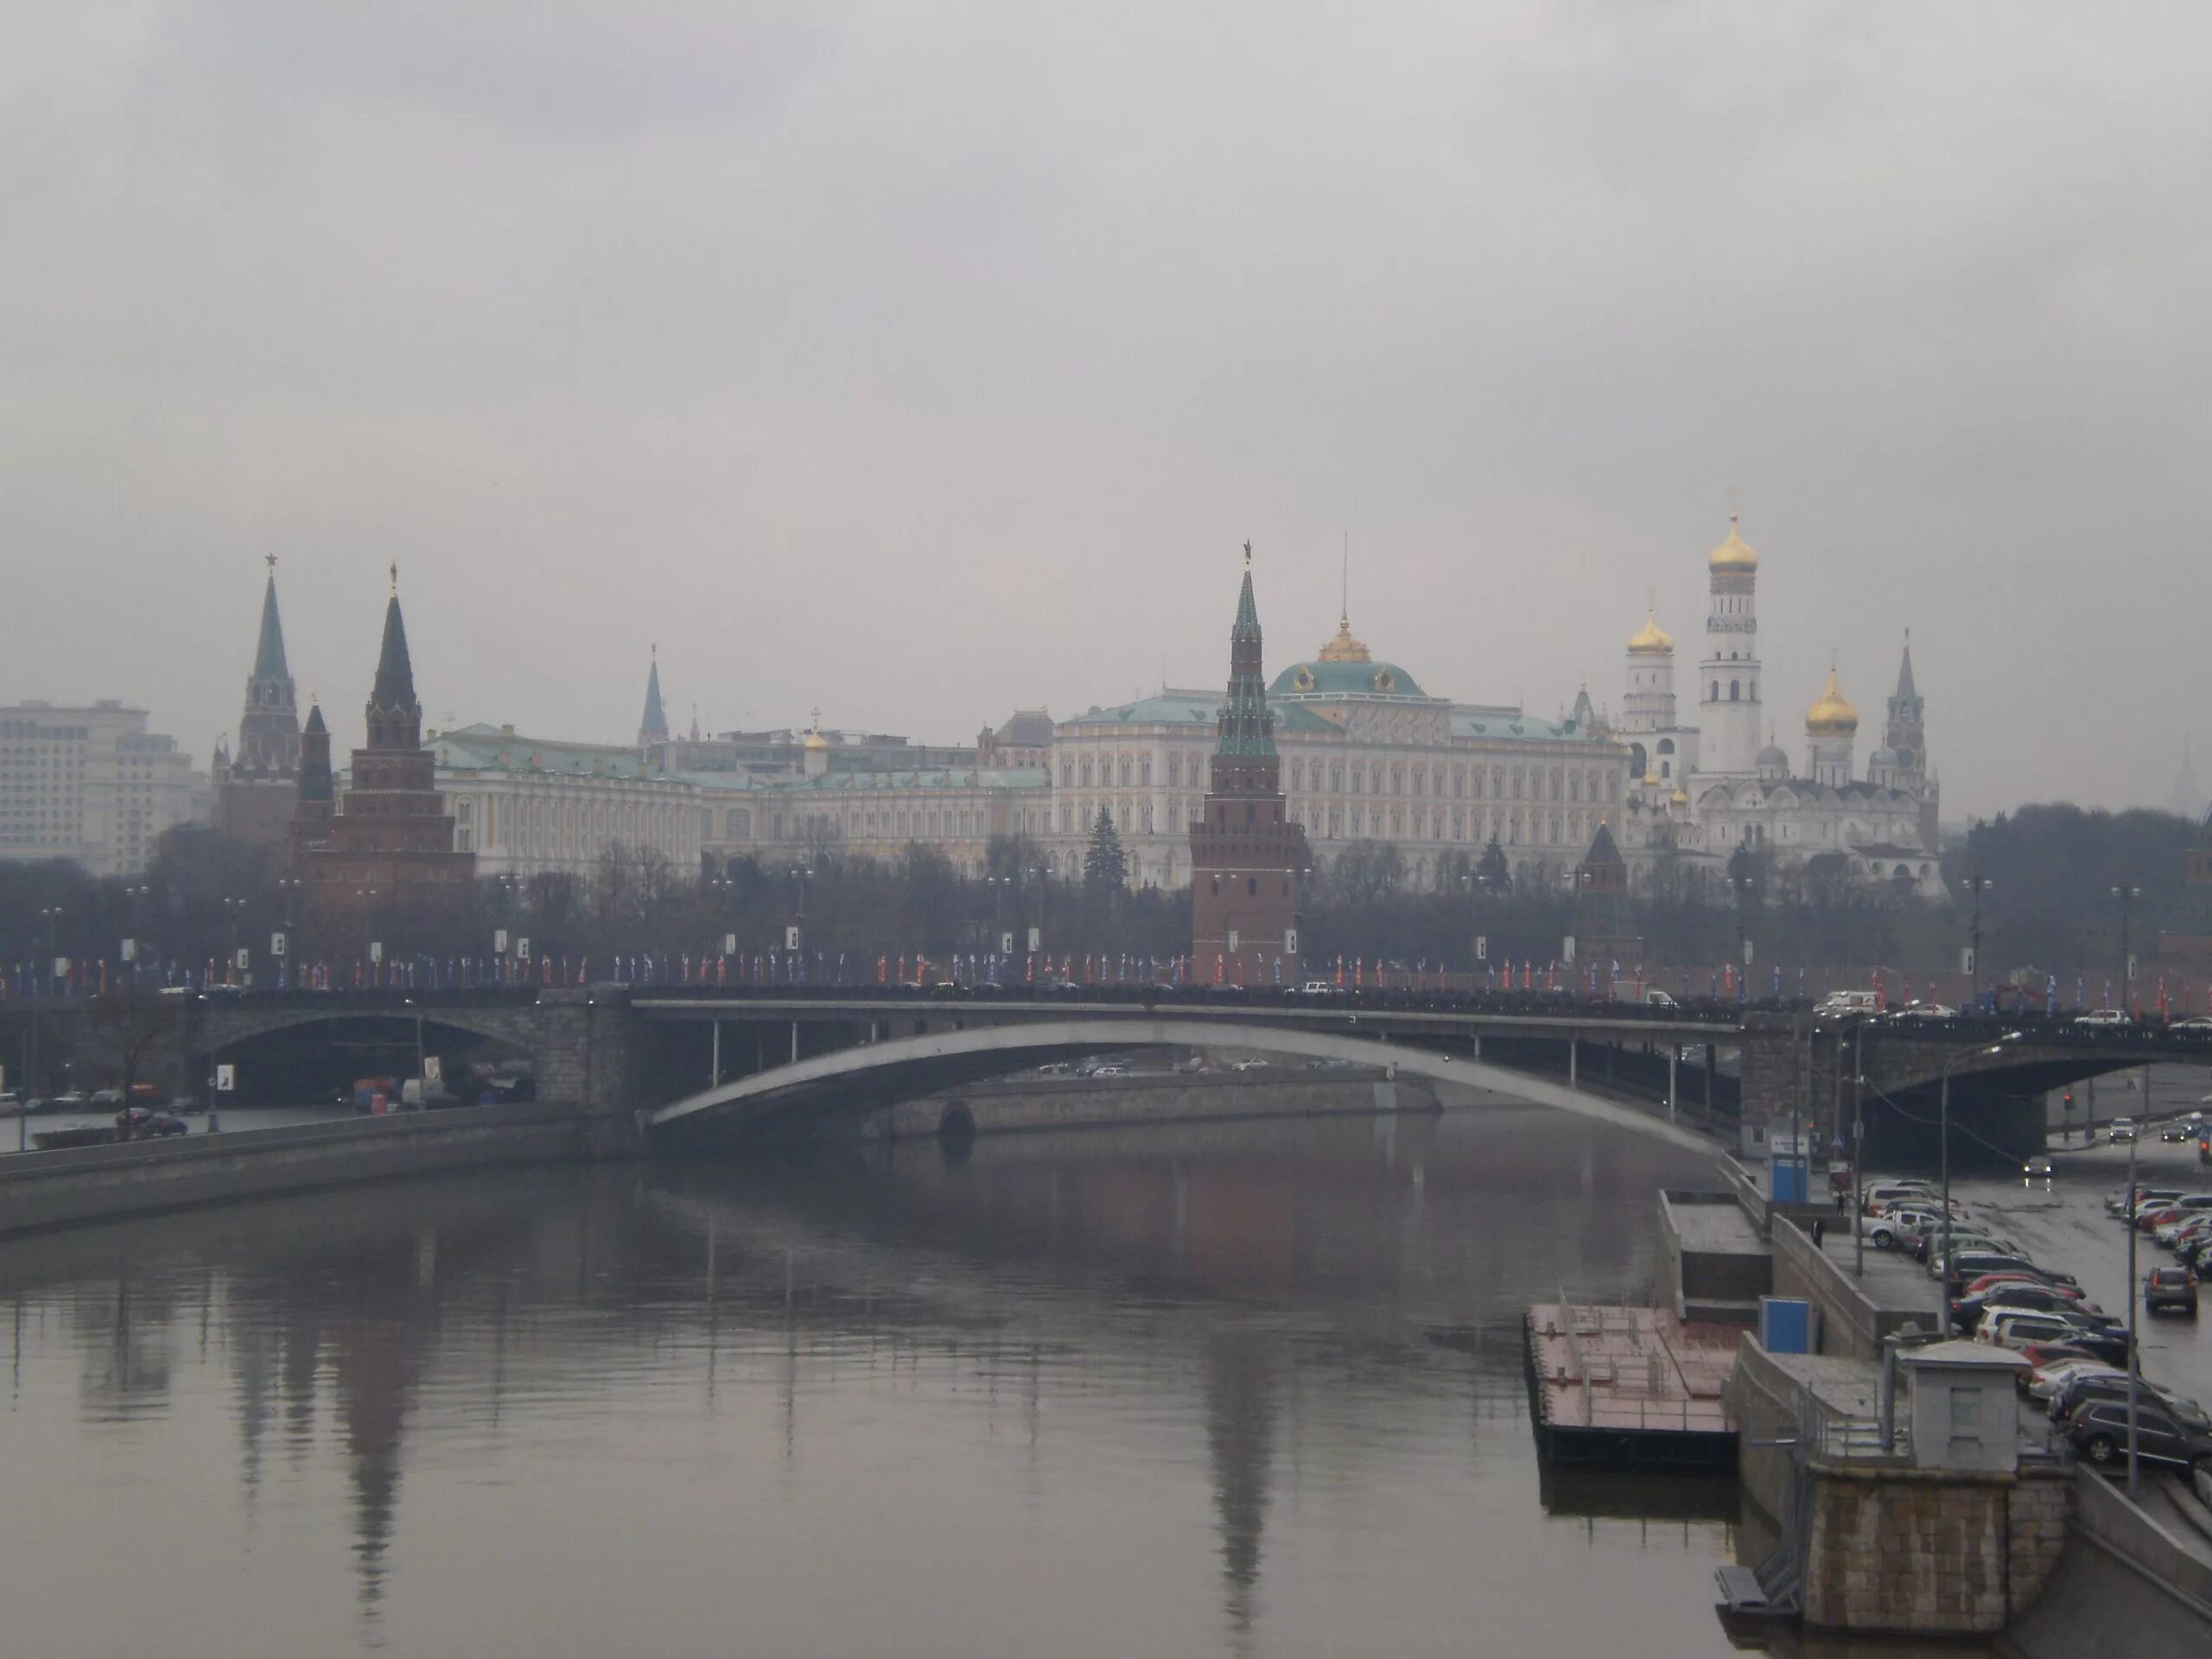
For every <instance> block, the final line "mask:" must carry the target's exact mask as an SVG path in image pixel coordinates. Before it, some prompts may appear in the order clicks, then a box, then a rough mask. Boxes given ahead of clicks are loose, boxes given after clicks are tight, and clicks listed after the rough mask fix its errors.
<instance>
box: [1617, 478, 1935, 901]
mask: <svg viewBox="0 0 2212 1659" xmlns="http://www.w3.org/2000/svg"><path fill="white" fill-rule="evenodd" d="M1706 571H1707V591H1708V595H1709V600H1708V604H1707V614H1706V624H1705V641H1704V649H1703V651H1702V652H1701V654H1700V658H1699V661H1698V665H1697V671H1696V672H1697V679H1696V682H1695V683H1694V685H1693V686H1691V687H1690V688H1688V691H1689V694H1690V695H1691V696H1694V698H1695V701H1696V710H1697V714H1696V720H1695V723H1694V724H1692V723H1688V722H1687V721H1684V720H1683V719H1682V717H1681V707H1680V703H1679V702H1678V700H1677V691H1676V687H1675V641H1674V637H1673V636H1672V635H1671V634H1669V633H1668V632H1667V631H1666V630H1665V629H1664V628H1662V627H1661V626H1659V620H1658V613H1657V608H1656V604H1654V605H1651V606H1648V607H1646V609H1645V613H1644V620H1643V626H1642V627H1641V628H1639V629H1637V631H1636V632H1634V633H1633V634H1631V635H1630V636H1629V640H1628V648H1627V657H1626V666H1625V677H1626V695H1625V696H1624V699H1623V701H1622V705H1621V709H1622V712H1621V716H1620V719H1619V720H1618V721H1617V722H1616V725H1615V730H1614V735H1615V738H1616V740H1617V741H1619V742H1621V743H1623V744H1624V745H1625V746H1627V748H1628V752H1629V778H1630V785H1629V790H1628V799H1627V800H1626V802H1625V803H1624V808H1623V823H1622V825H1621V834H1620V836H1618V841H1619V844H1620V847H1621V849H1622V853H1623V855H1624V859H1625V861H1626V862H1627V864H1628V867H1629V880H1630V887H1631V888H1633V889H1639V890H1641V889H1645V888H1648V887H1650V886H1652V885H1654V884H1662V885H1664V884H1668V883H1675V884H1679V885H1680V886H1681V887H1683V888H1685V889H1688V888H1694V887H1697V886H1700V885H1704V886H1707V887H1710V886H1712V885H1713V884H1714V883H1716V882H1721V881H1725V880H1726V870H1727V866H1728V863H1729V861H1730V860H1731V859H1732V858H1733V857H1734V856H1735V854H1736V851H1737V849H1738V848H1740V847H1748V848H1750V849H1751V850H1752V851H1753V852H1755V853H1757V854H1759V855H1762V856H1763V857H1764V859H1766V860H1767V861H1769V862H1770V866H1771V868H1773V870H1774V871H1775V873H1776V875H1777V878H1778V879H1779V880H1783V881H1784V882H1789V881H1792V880H1805V879H1808V878H1811V877H1813V876H1815V875H1816V874H1819V875H1825V876H1826V877H1827V878H1830V880H1827V882H1825V883H1824V885H1826V886H1827V887H1829V888H1830V890H1833V889H1834V887H1836V886H1838V885H1843V884H1848V885H1852V886H1862V887H1872V886H1875V885H1877V884H1879V885H1882V886H1885V887H1890V888H1891V889H1892V890H1896V891H1906V892H1910V893H1912V894H1913V895H1914V896H1916V897H1917V898H1920V899H1928V900H1932V901H1936V902H1942V901H1943V900H1945V899H1948V897H1949V894H1948V890H1947V889H1946V888H1945V887H1944V885H1943V880H1942V873H1941V870H1940V868H1939V866H1938V861H1937V857H1936V853H1937V848H1938V842H1937V830H1936V817H1937V809H1938V805H1939V803H1940V795H1939V785H1938V784H1937V782H1936V776H1935V773H1934V772H1932V771H1931V770H1930V769H1929V765H1928V751H1927V733H1926V727H1925V724H1924V720H1923V715H1924V707H1923V702H1922V699H1921V696H1920V694H1919V690H1918V689H1917V688H1916V686H1915V684H1914V683H1913V677H1912V646H1911V641H1910V637H1908V639H1907V640H1906V644H1905V649H1904V658H1903V660H1902V662H1901V663H1900V664H1899V666H1898V670H1897V690H1896V691H1895V692H1894V693H1893V694H1892V695H1891V697H1890V700H1889V709H1888V721H1887V724H1886V727H1885V730H1884V733H1883V739H1882V743H1881V745H1880V747H1878V748H1876V749H1875V750H1874V751H1873V752H1872V753H1871V754H1870V755H1869V756H1868V757H1867V764H1866V774H1865V776H1863V777H1861V776H1859V773H1858V770H1857V765H1856V761H1855V759H1854V756H1855V752H1856V749H1857V745H1858V739H1859V710H1858V709H1857V708H1856V706H1854V705H1853V702H1851V700H1850V699H1849V698H1848V697H1847V696H1845V695H1844V690H1843V684H1842V678H1841V674H1840V669H1839V667H1838V665H1837V664H1836V663H1834V661H1831V662H1830V664H1829V665H1828V677H1827V685H1826V687H1825V688H1824V689H1823V690H1822V691H1821V695H1820V696H1818V697H1816V698H1815V699H1814V701H1813V703H1812V705H1811V707H1809V708H1808V709H1806V711H1805V716H1804V728H1805V748H1804V752H1803V753H1804V763H1803V765H1802V767H1801V766H1793V765H1792V763H1791V760H1790V758H1789V753H1787V752H1786V751H1785V750H1783V748H1782V747H1781V746H1780V745H1779V744H1778V743H1777V742H1776V741H1775V737H1774V725H1773V722H1771V721H1770V720H1769V718H1768V716H1767V713H1766V699H1765V696H1764V682H1765V677H1766V676H1765V670H1764V665H1763V664H1762V663H1761V661H1760V658H1759V652H1758V574H1759V556H1758V553H1757V552H1755V551H1754V550H1752V548H1751V544H1750V543H1748V542H1746V541H1745V540H1744V538H1743V534H1742V531H1741V530H1740V528H1739V526H1738V523H1737V518H1736V515H1735V514H1734V513H1731V514H1730V515H1729V518H1728V534H1727V537H1726V539H1725V540H1724V541H1722V542H1721V543H1720V544H1719V546H1718V547H1716V548H1714V549H1713V551H1712V552H1711V553H1710V554H1708V555H1707V558H1706Z"/></svg>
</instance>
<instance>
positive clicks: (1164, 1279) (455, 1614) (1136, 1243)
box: [0, 1113, 1732, 1659]
mask: <svg viewBox="0 0 2212 1659" xmlns="http://www.w3.org/2000/svg"><path fill="white" fill-rule="evenodd" d="M1699 1174H1700V1171H1699V1170H1698V1169H1697V1168H1696V1166H1694V1163H1691V1162H1688V1161H1686V1160H1681V1159H1679V1158H1677V1157H1676V1155H1675V1154H1671V1153H1668V1152H1665V1151H1664V1150H1662V1149H1656V1148H1654V1147H1648V1146H1644V1145H1641V1144H1637V1143H1635V1142H1632V1141H1625V1140H1624V1139H1623V1138H1622V1137H1618V1136H1611V1135H1607V1134H1605V1132H1603V1131H1602V1130H1598V1129H1595V1128H1591V1127H1589V1126H1586V1125H1581V1124H1576V1123H1570V1122H1566V1121H1564V1120H1561V1119H1558V1118H1554V1117H1549V1116H1543V1115H1541V1114H1534V1113H1530V1114H1525V1115H1518V1114H1516V1115H1514V1116H1510V1117H1509V1118H1505V1119H1503V1120H1501V1119H1500V1118H1498V1117H1497V1116H1484V1117H1480V1118H1478V1117H1475V1116H1471V1115H1470V1116H1464V1117H1463V1116H1445V1117H1443V1118H1435V1117H1429V1116H1419V1117H1407V1118H1404V1119H1396V1120H1366V1119H1334V1120H1309V1121H1293V1122H1276V1123H1268V1124H1244V1125H1219V1126H1202V1127H1192V1128H1186V1129H1175V1130H1164V1131H1163V1130H1157V1129H1155V1130H1147V1131H1144V1132H1128V1133H1124V1132H1116V1131H1107V1132H1096V1131H1094V1132H1086V1133H1083V1134H1076V1135H1050V1136H1031V1137H1016V1138H1008V1139H1004V1140H988V1139H987V1140H985V1141H979V1142H978V1143H977V1144H976V1147H975V1148H974V1150H973V1153H972V1154H971V1155H970V1156H969V1157H968V1158H967V1159H966V1160H963V1161H960V1162H957V1163H956V1162H950V1161H948V1160H944V1158H942V1157H940V1156H938V1155H937V1154H936V1153H935V1151H934V1149H917V1148H912V1147H900V1148H896V1149H893V1150H891V1151H888V1152H887V1153H880V1154H873V1155H871V1156H870V1157H869V1158H868V1159H855V1160H851V1161H846V1162H817V1163H811V1164H800V1165H791V1166H776V1167H766V1166H754V1165H744V1164H730V1165H684V1166H666V1167H659V1166H656V1167H644V1166H638V1167H625V1168H599V1169H581V1168H579V1169H549V1170H540V1171H529V1172H513V1173H500V1174H497V1175H488V1176H479V1177H472V1178H468V1179H454V1180H448V1181H439V1182H427V1183H413V1184H406V1185H386V1186H378V1187H371V1188H363V1189H359V1190H356V1191H352V1192H340V1193H333V1194H322V1195H316V1196H314V1197H311V1198H296V1199H283V1200H274V1201H270V1202H266V1203H263V1204H258V1205H250V1206H242V1207H239V1208H237V1209H233V1210H228V1211H204V1212H194V1213H190V1214H185V1215H180V1216H172V1217H161V1218H158V1219H154V1220H149V1221H144V1222H138V1223H132V1224H126V1225H122V1226H117V1227H111V1228H105V1229H101V1230H93V1231H85V1232H78V1233H70V1234H57V1235H52V1236H43V1237H38V1238H32V1239H27V1240H22V1241H17V1242H16V1243H13V1244H11V1246H10V1249H9V1251H8V1254H7V1255H6V1257H5V1259H4V1262H0V1290H4V1294H7V1295H8V1296H9V1298H10V1303H11V1308H12V1314H13V1319H12V1325H13V1329H14V1332H15V1341H14V1356H13V1370H12V1373H11V1375H12V1376H13V1378H14V1382H13V1385H12V1388H11V1392H10V1401H9V1422H8V1425H7V1430H8V1432H7V1433H5V1434H4V1436H0V1478H4V1479H5V1481H6V1483H7V1487H8V1490H9V1491H10V1492H11V1493H15V1494H18V1495H22V1496H23V1497H27V1498H28V1501H27V1502H19V1503H16V1504H15V1505H13V1506H11V1508H10V1512H9V1513H8V1514H6V1515H5V1516H0V1559H5V1560H9V1561H10V1562H12V1563H14V1564H15V1567H14V1572H13V1580H12V1581H13V1600H12V1611H13V1614H14V1618H15V1623H16V1627H17V1628H18V1630H19V1634H20V1636H21V1637H22V1639H24V1640H25V1641H26V1643H27V1645H25V1646H24V1647H23V1648H22V1649H21V1650H23V1651H40V1650H45V1651H63V1650H69V1651H83V1652H102V1651H129V1650H143V1649H144V1648H145V1647H147V1646H149V1645H153V1644H156V1643H158V1644H159V1645H161V1646H162V1649H164V1650H165V1651H168V1652H171V1653H176V1654H180V1655H182V1656H185V1659H192V1656H194V1655H198V1654H202V1653H204V1654H207V1655H216V1654H221V1655H226V1656H227V1655H231V1654H234V1653H238V1652H275V1651H291V1652H308V1651H315V1652H323V1651H346V1650H360V1649H371V1648H375V1647H378V1646H385V1647H388V1648H390V1649H392V1650H396V1651H406V1652H425V1653H428V1652H459V1651H467V1652H471V1653H479V1654H486V1655H504V1654H510V1653H512V1654H515V1655H522V1654H531V1655H538V1654H542V1653H543V1652H545V1651H549V1650H550V1651H571V1652H595V1651H616V1650H624V1651H653V1652H657V1653H672V1654H681V1653H691V1652H699V1653H709V1652H713V1653H721V1652H727V1651H728V1650H729V1649H730V1648H731V1647H732V1646H733V1645H736V1646H741V1647H747V1648H751V1649H753V1650H759V1651H791V1650H798V1649H805V1648H812V1649H816V1650H820V1651H854V1650H860V1649H867V1648H874V1649H878V1650H883V1651H896V1652H900V1653H920V1654H929V1653H940V1652H941V1653H946V1654H952V1653H960V1654H968V1653H972V1652H976V1651H991V1652H1015V1651H1025V1652H1067V1653H1090V1652H1106V1651H1112V1652H1116V1653H1120V1652H1128V1651H1132V1650H1134V1651H1142V1652H1146V1653H1151V1654H1166V1655H1176V1654H1193V1655H1195V1654H1211V1653H1221V1652H1230V1653H1237V1654H1247V1653H1255V1654H1256V1653H1268V1654H1295V1653H1306V1652H1313V1653H1339V1652H1345V1651H1354V1650H1366V1651H1378V1652H1383V1651H1387V1652H1391V1653H1395V1654H1419V1653H1423V1652H1452V1653H1458V1652H1463V1651H1465V1650H1466V1649H1467V1648H1468V1647H1469V1646H1470V1645H1471V1644H1472V1645H1486V1644H1487V1643H1486V1642H1485V1640H1484V1638H1488V1639H1489V1640H1491V1641H1494V1642H1496V1643H1497V1644H1499V1645H1498V1646H1497V1650H1499V1651H1508V1652H1525V1653H1532V1654H1536V1653H1553V1652H1559V1653H1567V1652H1582V1651H1594V1650H1598V1649H1599V1648H1601V1647H1604V1646H1607V1645H1616V1644H1621V1643H1629V1642H1631V1641H1632V1642H1633V1643H1635V1645H1636V1650H1637V1651H1638V1652H1643V1653H1659V1654H1675V1653H1681V1654H1708V1653H1718V1652H1720V1651H1723V1650H1725V1643H1723V1642H1722V1641H1721V1639H1720V1637H1719V1633H1718V1630H1717V1629H1716V1628H1715V1627H1714V1626H1713V1623H1712V1619H1711V1614H1710V1611H1709V1602H1710V1592H1709V1585H1710V1579H1709V1576H1708V1568H1709V1566H1710V1564H1711V1563H1713V1562H1714V1561H1718V1560H1725V1559H1729V1558H1731V1556H1732V1540H1731V1537H1730V1535H1729V1529H1730V1527H1731V1525H1732V1511H1731V1510H1729V1509H1728V1507H1727V1506H1726V1503H1724V1502H1722V1501H1720V1500H1719V1497H1717V1496H1716V1495H1715V1494H1714V1493H1713V1491H1710V1490H1704V1491H1699V1490H1696V1489H1694V1488H1692V1487H1688V1486H1682V1485H1680V1484H1675V1485H1664V1486H1662V1488H1659V1489H1655V1490H1653V1491H1645V1492H1642V1493H1638V1492H1637V1491H1634V1490H1633V1489H1630V1488H1626V1487H1623V1486H1622V1485H1620V1484H1618V1483H1606V1482H1604V1481H1591V1480H1582V1481H1579V1482H1576V1483H1573V1484H1570V1485H1567V1486H1562V1485H1561V1484H1559V1483H1557V1482H1547V1483H1543V1484H1541V1486H1540V1484H1539V1482H1538V1480H1537V1478H1536V1472H1535V1465H1534V1459H1533V1454H1532V1452H1531V1449H1530V1445H1529V1433H1528V1428H1527V1421H1526V1406H1525V1399H1524V1396H1523V1394H1522V1381H1521V1375H1520V1353H1519V1347H1518V1336H1517V1333H1518V1325H1519V1319H1520V1314H1521V1310H1522V1307H1523V1306H1525V1304H1526V1303H1527V1302H1528V1301H1529V1300H1532V1299H1533V1298H1535V1297H1536V1296H1539V1295H1543V1296H1548V1295H1553V1294H1557V1292H1558V1290H1559V1289H1560V1287H1561V1286H1565V1287H1568V1288H1570V1289H1573V1290H1575V1291H1577V1292H1600V1293H1602V1292H1607V1291H1612V1292H1616V1293H1618V1292H1624V1291H1627V1290H1629V1289H1630V1288H1634V1289H1637V1290H1640V1289H1641V1288H1642V1287H1643V1285H1644V1284H1645V1283H1646V1282H1648V1280H1649V1272H1650V1268H1651V1262H1652V1258H1653V1254H1654V1250H1655V1246H1656V1240H1655V1237H1654V1225H1653V1220H1652V1205H1651V1197H1650V1195H1651V1193H1652V1192H1653V1191H1654V1190H1655V1188H1656V1186H1657V1185H1661V1184H1662V1183H1664V1182H1667V1181H1681V1180H1685V1179H1696V1178H1697V1177H1698V1175H1699ZM214 1446H229V1447H231V1448H232V1451H231V1452H230V1453H229V1454H227V1455H226V1456H225V1457H224V1458H222V1459H220V1460H219V1462H218V1461H217V1460H214V1459H210V1457H209V1456H208V1455H207V1454H208V1452H209V1451H210V1450H211V1448H213V1447H214ZM1686 1495H1687V1496H1686ZM34 1516H35V1517H36V1518H35V1519H34V1518H33V1517H34ZM1547 1516H1551V1517H1552V1518H1550V1519H1547ZM1621 1516H1633V1517H1634V1518H1633V1519H1628V1520H1624V1519H1620V1518H1619V1517H1621ZM1655 1517H1656V1518H1655ZM118 1556H119V1557H120V1558H121V1559H141V1558H143V1559H148V1560H155V1561H158V1562H159V1563H161V1567H160V1569H159V1570H158V1571H156V1572H155V1573H151V1574H150V1575H125V1577H124V1582H122V1583H121V1584H119V1585H118V1586H116V1588H115V1590H114V1591H113V1592H112V1593H109V1594H104V1595H102V1596H100V1597H99V1598H86V1597H82V1596H80V1595H78V1594H76V1593H75V1592H74V1591H73V1584H74V1582H75V1579H76V1570H77V1567H79V1565H81V1562H82V1561H83V1560H87V1559H109V1558H115V1557H118ZM334 1573H335V1576H334ZM1592 1573H1599V1574H1602V1575H1603V1577H1604V1580H1605V1582H1606V1584H1607V1585H1608V1586H1609V1594H1608V1596H1606V1597H1602V1598H1592V1597H1591V1596H1589V1595H1588V1594H1587V1593H1586V1588H1587V1585H1588V1582H1589V1580H1590V1575H1591V1574H1592ZM734 1631H738V1632H742V1633H743V1637H744V1639H743V1640H741V1641H736V1642H733V1640H732V1633H733V1632H734ZM41 1642H42V1643H43V1645H42V1646H41Z"/></svg>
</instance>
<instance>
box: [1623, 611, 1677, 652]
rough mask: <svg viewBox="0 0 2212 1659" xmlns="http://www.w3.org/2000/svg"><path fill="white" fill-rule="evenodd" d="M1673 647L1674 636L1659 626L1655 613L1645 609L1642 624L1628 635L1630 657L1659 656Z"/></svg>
mask: <svg viewBox="0 0 2212 1659" xmlns="http://www.w3.org/2000/svg"><path fill="white" fill-rule="evenodd" d="M1674 648H1675V636H1674V635H1673V634H1671V633H1669V632H1667V630H1666V629H1664V628H1662V627H1661V626H1659V619H1658V616H1657V614H1656V613H1655V612H1653V611H1651V610H1649V609H1647V610H1646V611H1645V612H1644V613H1643V626H1642V627H1640V628H1638V629H1637V631H1636V632H1634V633H1631V634H1630V635H1629V637H1628V649H1629V654H1630V656H1632V657H1659V656H1663V655H1665V654H1666V653H1667V652H1670V651H1672V650H1674Z"/></svg>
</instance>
